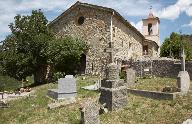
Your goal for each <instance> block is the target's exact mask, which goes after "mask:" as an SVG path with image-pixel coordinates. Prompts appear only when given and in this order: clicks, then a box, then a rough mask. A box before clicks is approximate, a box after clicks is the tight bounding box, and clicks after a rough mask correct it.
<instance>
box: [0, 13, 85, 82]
mask: <svg viewBox="0 0 192 124" xmlns="http://www.w3.org/2000/svg"><path fill="white" fill-rule="evenodd" d="M14 19H15V21H14V23H11V24H10V25H9V27H10V29H11V31H12V34H11V35H9V36H8V37H7V38H6V39H5V40H4V42H3V46H2V49H1V53H2V54H1V55H0V60H2V64H1V65H2V66H3V68H4V69H5V71H6V74H7V75H9V76H11V77H14V78H16V79H18V80H23V79H24V80H25V78H26V77H27V76H30V75H32V74H33V75H34V80H35V82H36V83H38V84H40V83H46V82H47V81H48V79H49V78H48V76H47V75H49V74H48V73H50V72H51V71H48V70H50V67H52V68H53V70H56V71H63V72H65V73H66V74H69V73H73V71H74V69H75V67H76V65H77V64H78V60H79V58H80V55H81V54H82V53H83V52H84V50H85V44H84V43H83V42H82V41H81V40H79V39H77V38H72V37H67V38H64V39H62V38H60V39H56V38H55V36H54V34H53V33H52V32H51V30H50V29H49V28H48V26H47V23H48V21H47V19H46V17H45V16H44V15H43V13H42V12H41V11H40V10H33V11H32V14H31V15H30V16H20V15H17V16H15V18H14ZM54 68H55V69H54Z"/></svg>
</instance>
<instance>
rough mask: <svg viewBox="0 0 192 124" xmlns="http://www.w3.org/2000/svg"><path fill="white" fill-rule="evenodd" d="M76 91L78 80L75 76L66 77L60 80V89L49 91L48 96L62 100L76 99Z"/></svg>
mask: <svg viewBox="0 0 192 124" xmlns="http://www.w3.org/2000/svg"><path fill="white" fill-rule="evenodd" d="M76 94H77V91H76V79H75V78H74V77H73V75H66V76H65V78H60V79H59V80H58V89H49V90H48V94H47V95H48V96H49V97H51V98H53V99H56V100H60V99H66V98H75V97H76Z"/></svg>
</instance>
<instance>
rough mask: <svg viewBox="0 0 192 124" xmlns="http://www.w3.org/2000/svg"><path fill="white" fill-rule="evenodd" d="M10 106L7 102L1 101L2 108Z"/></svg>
mask: <svg viewBox="0 0 192 124" xmlns="http://www.w3.org/2000/svg"><path fill="white" fill-rule="evenodd" d="M8 107H9V105H8V104H7V103H6V102H4V101H0V108H8Z"/></svg>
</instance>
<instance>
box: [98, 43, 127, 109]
mask: <svg viewBox="0 0 192 124" xmlns="http://www.w3.org/2000/svg"><path fill="white" fill-rule="evenodd" d="M110 47H111V46H110ZM110 49H111V50H110V51H109V53H110V60H111V61H110V62H111V63H110V64H109V65H108V66H107V69H106V78H105V79H103V80H102V81H101V88H100V91H101V95H100V98H99V102H100V103H101V104H102V105H103V104H105V105H106V106H105V107H106V108H107V109H108V110H109V111H114V110H117V109H119V108H122V107H124V106H126V105H127V102H128V100H127V88H126V85H125V82H124V80H122V79H119V67H118V65H117V64H115V63H114V61H113V60H114V58H113V51H114V50H113V48H110Z"/></svg>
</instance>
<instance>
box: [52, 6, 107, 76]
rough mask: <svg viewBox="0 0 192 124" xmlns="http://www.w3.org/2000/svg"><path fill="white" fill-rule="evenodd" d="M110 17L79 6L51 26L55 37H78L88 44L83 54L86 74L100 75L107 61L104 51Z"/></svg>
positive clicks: (99, 11) (104, 13)
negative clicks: (81, 21)
mask: <svg viewBox="0 0 192 124" xmlns="http://www.w3.org/2000/svg"><path fill="white" fill-rule="evenodd" d="M110 15H111V13H108V12H106V11H102V10H97V9H93V8H90V7H82V6H79V7H76V8H74V9H72V10H70V12H69V13H68V14H66V15H65V16H62V17H61V18H60V19H59V20H57V22H55V23H53V24H52V25H51V28H52V29H54V32H55V34H56V36H57V37H64V36H74V37H79V38H81V39H82V40H84V41H85V42H86V43H87V44H88V46H89V50H88V52H87V53H85V54H86V73H88V74H96V75H98V74H100V72H103V70H105V68H106V63H107V61H109V57H108V56H109V55H108V53H106V52H104V49H105V48H107V47H108V42H109V41H110ZM81 16H83V17H85V21H84V23H83V24H82V25H79V24H78V22H77V21H78V18H79V17H81Z"/></svg>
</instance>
